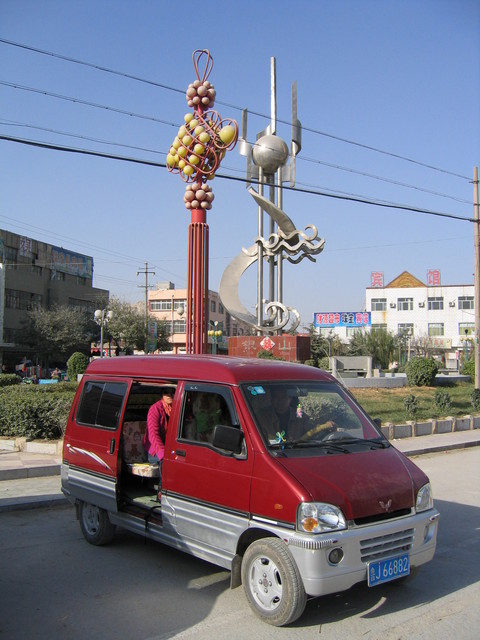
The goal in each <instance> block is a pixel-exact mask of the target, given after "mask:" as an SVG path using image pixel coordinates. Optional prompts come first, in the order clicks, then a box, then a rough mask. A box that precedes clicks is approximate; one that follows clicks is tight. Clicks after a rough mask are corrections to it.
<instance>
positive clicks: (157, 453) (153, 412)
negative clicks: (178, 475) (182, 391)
mask: <svg viewBox="0 0 480 640" xmlns="http://www.w3.org/2000/svg"><path fill="white" fill-rule="evenodd" d="M174 395H175V388H174V387H164V389H163V393H162V398H161V400H158V401H157V402H155V404H152V406H151V407H150V409H149V410H148V415H147V428H146V430H145V435H144V436H143V447H144V449H145V451H146V452H147V454H148V461H149V462H150V463H155V462H156V463H157V464H158V471H159V474H160V477H159V481H158V486H159V493H158V498H159V499H160V497H161V494H160V487H161V486H162V463H163V456H164V453H165V435H166V433H167V426H168V419H169V417H170V413H171V411H172V404H173V396H174Z"/></svg>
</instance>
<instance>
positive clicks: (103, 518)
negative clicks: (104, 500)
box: [79, 502, 115, 545]
mask: <svg viewBox="0 0 480 640" xmlns="http://www.w3.org/2000/svg"><path fill="white" fill-rule="evenodd" d="M79 516H80V528H81V530H82V533H83V536H84V538H85V540H86V541H87V542H89V543H90V544H95V545H102V544H108V543H109V542H110V541H111V539H112V538H113V534H114V533H115V525H113V524H112V523H111V522H110V520H109V518H108V513H107V512H106V511H105V509H100V507H96V506H95V505H93V504H88V502H81V503H80V509H79Z"/></svg>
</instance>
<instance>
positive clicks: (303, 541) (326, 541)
mask: <svg viewBox="0 0 480 640" xmlns="http://www.w3.org/2000/svg"><path fill="white" fill-rule="evenodd" d="M337 543H338V539H337V538H322V539H321V540H318V539H315V538H313V539H308V538H296V537H295V536H293V537H292V538H290V539H289V540H288V544H289V545H291V546H293V547H299V548H300V549H308V550H309V551H317V550H318V549H328V548H329V547H333V546H334V545H335V544H337Z"/></svg>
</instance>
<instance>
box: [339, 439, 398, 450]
mask: <svg viewBox="0 0 480 640" xmlns="http://www.w3.org/2000/svg"><path fill="white" fill-rule="evenodd" d="M335 442H336V443H340V444H364V443H365V444H369V445H373V446H374V447H376V448H380V449H386V448H387V447H389V446H390V443H389V442H388V440H380V439H378V438H340V439H339V440H336V441H335Z"/></svg>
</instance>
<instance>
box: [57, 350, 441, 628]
mask: <svg viewBox="0 0 480 640" xmlns="http://www.w3.org/2000/svg"><path fill="white" fill-rule="evenodd" d="M166 386H168V387H172V386H173V387H174V388H175V395H174V400H173V406H172V411H171V414H170V418H169V423H168V429H167V433H166V442H165V458H164V461H163V470H162V486H161V501H160V502H159V500H158V497H157V495H158V489H159V487H158V466H157V465H151V464H150V463H149V462H148V460H147V456H146V452H145V451H144V450H143V447H142V439H143V434H144V432H145V428H146V418H147V413H148V409H149V407H150V406H151V405H152V404H153V403H154V402H156V401H157V400H158V399H160V398H161V396H162V390H163V388H164V387H166ZM62 490H63V492H64V494H65V495H66V496H67V498H68V499H69V500H70V501H71V502H72V504H74V505H75V507H76V510H77V515H78V518H79V520H80V526H81V529H82V532H83V535H84V536H85V538H86V540H87V541H88V542H90V543H92V544H96V545H101V544H105V543H107V542H109V541H110V540H111V539H112V537H113V534H114V530H115V527H116V526H120V527H123V528H125V529H128V530H130V531H134V532H137V533H139V534H140V535H143V536H146V537H147V538H151V539H153V540H157V541H159V542H163V543H164V544H167V545H170V546H172V547H175V548H176V549H180V550H182V551H186V552H187V553H190V554H192V555H194V556H197V557H199V558H203V559H204V560H208V561H210V562H212V563H214V564H216V565H219V566H221V567H224V568H227V569H229V570H230V571H231V586H232V588H233V587H237V586H239V585H240V584H243V587H244V590H245V594H246V597H247V600H248V602H249V604H250V605H251V607H252V609H253V611H254V612H255V613H256V614H257V615H258V616H259V617H260V618H261V619H263V620H264V621H266V622H268V623H270V624H272V625H276V626H281V625H286V624H288V623H291V622H293V621H294V620H296V619H297V618H298V617H299V616H300V615H301V614H302V612H303V610H304V608H305V604H306V601H307V597H316V596H322V595H325V594H329V593H335V592H339V591H344V590H346V589H349V588H350V587H351V586H352V585H354V584H356V583H358V582H367V584H368V585H369V586H371V587H374V586H376V585H378V584H383V583H385V582H387V581H390V580H401V579H405V577H406V576H408V575H409V574H410V573H411V572H412V571H413V570H414V569H416V568H417V567H419V566H420V565H422V564H424V563H426V562H428V561H430V560H431V559H432V558H433V555H434V553H435V546H436V538H437V528H438V517H439V513H438V512H437V511H436V510H435V509H434V506H433V498H432V492H431V488H430V484H429V481H428V478H427V477H426V475H425V474H424V473H423V472H422V471H421V470H420V469H419V468H418V467H417V466H416V465H415V464H414V463H413V462H412V461H411V460H410V459H408V458H407V457H405V456H404V455H403V454H402V453H400V452H399V451H397V449H395V448H394V447H393V446H392V445H391V444H390V443H389V442H388V440H387V439H386V438H385V437H384V436H383V434H382V433H381V430H380V429H379V428H378V427H377V425H376V424H375V423H374V422H373V420H372V419H371V418H370V417H369V416H368V415H367V414H366V413H365V412H364V411H363V410H362V409H361V407H360V406H359V405H358V404H357V402H356V401H355V400H354V399H353V397H352V396H351V395H350V394H349V393H348V391H347V390H346V389H345V388H344V387H343V386H342V385H341V384H339V382H338V381H337V380H336V379H335V378H333V377H332V376H331V375H329V374H328V373H325V372H323V371H320V370H319V369H316V368H314V367H309V366H304V365H299V364H292V363H286V362H279V361H269V360H262V359H248V358H236V357H228V356H227V357H223V356H210V355H197V356H184V355H181V356H168V355H161V356H126V357H117V358H102V359H97V360H95V361H93V362H92V363H91V364H90V365H89V366H88V368H87V370H86V372H85V374H84V376H83V378H82V380H81V383H80V385H79V388H78V391H77V394H76V396H75V399H74V402H73V405H72V409H71V412H70V416H69V419H68V424H67V428H66V432H65V439H64V447H63V464H62Z"/></svg>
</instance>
